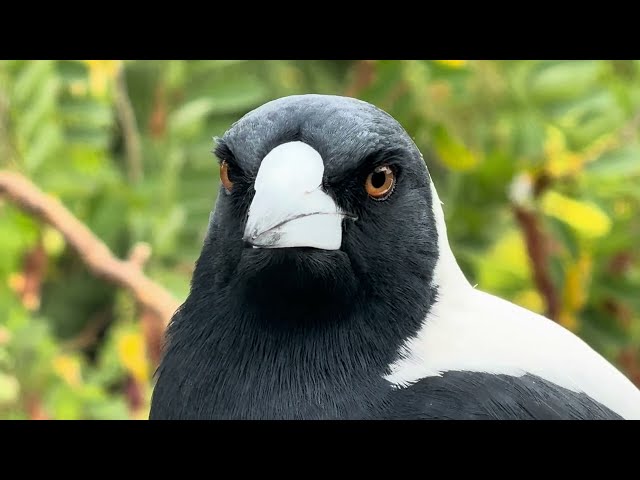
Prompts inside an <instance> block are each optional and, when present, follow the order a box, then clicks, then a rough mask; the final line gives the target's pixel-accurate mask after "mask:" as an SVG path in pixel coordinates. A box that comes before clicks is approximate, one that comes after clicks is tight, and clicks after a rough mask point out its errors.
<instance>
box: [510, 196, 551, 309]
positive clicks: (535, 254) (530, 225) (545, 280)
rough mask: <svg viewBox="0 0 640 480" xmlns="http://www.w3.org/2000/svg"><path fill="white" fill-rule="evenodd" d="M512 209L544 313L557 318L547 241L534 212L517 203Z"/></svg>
mask: <svg viewBox="0 0 640 480" xmlns="http://www.w3.org/2000/svg"><path fill="white" fill-rule="evenodd" d="M513 211H514V214H515V217H516V220H517V221H518V224H519V225H520V228H521V229H522V233H523V235H524V238H525V243H526V245H527V252H528V253H529V261H530V263H531V268H532V270H533V279H534V282H535V284H536V288H537V289H538V291H539V292H540V294H541V295H542V297H543V298H544V300H545V304H546V315H547V317H549V318H551V319H553V320H557V319H558V315H559V314H560V299H559V297H558V293H557V292H556V289H555V286H554V285H553V280H552V279H551V274H550V272H549V251H548V248H549V243H548V241H547V238H546V237H545V235H544V233H543V232H542V229H541V228H540V225H539V221H538V218H537V217H536V215H535V213H534V212H532V211H529V210H527V209H526V208H525V207H522V206H519V205H514V206H513Z"/></svg>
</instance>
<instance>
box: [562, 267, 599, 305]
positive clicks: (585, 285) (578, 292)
mask: <svg viewBox="0 0 640 480" xmlns="http://www.w3.org/2000/svg"><path fill="white" fill-rule="evenodd" d="M591 266H592V260H591V257H590V256H589V255H586V254H583V255H581V256H580V258H579V259H578V261H577V262H575V263H572V264H571V265H569V266H568V267H567V271H566V274H565V282H564V291H563V296H564V303H565V308H566V309H567V310H568V311H570V312H577V311H578V310H580V309H581V308H582V307H583V306H584V304H585V303H586V301H587V298H588V289H589V281H590V280H591Z"/></svg>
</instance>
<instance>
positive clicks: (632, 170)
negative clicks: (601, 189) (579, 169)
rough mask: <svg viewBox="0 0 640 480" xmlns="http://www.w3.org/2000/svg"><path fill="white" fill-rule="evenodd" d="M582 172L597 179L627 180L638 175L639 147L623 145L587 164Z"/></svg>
mask: <svg viewBox="0 0 640 480" xmlns="http://www.w3.org/2000/svg"><path fill="white" fill-rule="evenodd" d="M584 172H585V173H586V174H587V175H590V176H593V177H596V178H598V179H601V178H605V177H614V178H621V179H622V178H628V177H632V176H636V175H639V174H640V146H639V145H625V146H623V147H621V148H618V149H616V150H613V151H610V152H606V153H604V154H603V155H601V156H600V157H598V159H597V160H595V161H593V162H591V163H589V164H588V165H587V166H586V168H585V170H584Z"/></svg>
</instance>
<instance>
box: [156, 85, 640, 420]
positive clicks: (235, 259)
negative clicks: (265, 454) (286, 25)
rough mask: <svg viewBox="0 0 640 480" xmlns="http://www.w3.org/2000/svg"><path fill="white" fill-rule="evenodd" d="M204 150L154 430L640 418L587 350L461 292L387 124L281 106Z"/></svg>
mask: <svg viewBox="0 0 640 480" xmlns="http://www.w3.org/2000/svg"><path fill="white" fill-rule="evenodd" d="M216 140H217V141H216V146H215V151H214V152H215V155H216V157H217V159H218V160H219V163H220V187H219V192H218V195H217V196H216V200H215V205H214V208H213V210H212V213H211V215H210V218H209V223H208V229H207V232H206V235H205V239H204V242H203V247H202V250H201V254H200V256H199V258H198V259H197V261H196V264H195V269H194V273H193V277H192V281H191V285H190V291H189V294H188V297H187V298H186V300H185V301H184V303H183V304H182V305H181V306H180V307H179V308H178V310H177V311H176V312H175V314H174V316H173V318H172V320H171V322H170V325H169V327H168V329H167V333H166V342H165V348H164V352H163V356H162V360H161V363H160V365H159V367H158V369H157V372H156V383H155V386H154V391H153V396H152V402H151V409H150V415H149V418H150V419H240V420H243V419H245V420H246V419H293V420H301V419H315V420H321V419H360V420H400V419H405V420H406V419H411V420H413V419H425V420H426V419H640V391H639V390H638V388H637V387H636V386H635V385H634V384H633V383H632V382H631V381H630V380H629V379H627V378H626V377H625V375H623V374H622V373H621V372H620V371H619V370H618V369H616V368H615V367H614V366H613V365H612V364H611V363H609V362H608V361H607V360H605V358H603V357H602V356H601V355H600V354H598V353H597V352H596V351H595V350H593V349H592V348H591V347H590V346H588V345H587V344H586V343H585V342H584V341H583V340H581V339H580V338H578V337H577V336H576V335H574V334H573V333H572V332H570V331H569V330H566V329H565V328H563V327H562V326H560V325H559V324H557V323H555V322H553V321H551V320H550V319H547V318H545V317H543V316H540V315H538V314H536V313H533V312H531V311H528V310H526V309H524V308H521V307H519V306H516V305H515V304H512V303H510V302H508V301H506V300H503V299H500V298H498V297H496V296H493V295H491V294H488V293H485V292H483V291H481V290H480V289H479V288H476V287H474V286H472V285H471V284H470V283H469V281H468V280H467V279H466V278H465V275H464V274H463V272H462V270H461V269H460V267H459V265H458V263H457V262H456V259H455V256H454V254H453V252H452V250H451V247H450V245H449V241H448V239H447V229H446V225H445V221H444V215H443V210H442V202H441V201H440V200H439V198H438V193H437V192H436V189H435V187H434V184H433V182H432V181H431V178H430V176H429V172H428V169H427V165H426V162H425V160H424V158H423V155H422V154H421V152H420V151H419V149H418V147H417V146H416V145H415V143H414V142H413V140H412V139H411V137H410V136H409V135H408V134H407V132H406V131H405V130H404V128H403V127H402V126H401V125H400V124H399V122H398V121H396V120H395V119H394V118H393V117H392V116H390V115H389V114H388V113H386V112H384V111H383V110H381V109H379V108H378V107H376V106H374V105H372V104H369V103H367V102H364V101H361V100H357V99H354V98H346V97H340V96H333V95H315V94H313V95H312V94H309V95H294V96H288V97H284V98H280V99H277V100H273V101H270V102H268V103H266V104H264V105H262V106H260V107H258V108H256V109H255V110H253V111H251V112H249V113H248V114H246V115H245V116H244V117H242V118H241V119H239V120H238V121H236V122H235V123H234V124H233V125H232V126H231V127H230V128H229V129H228V130H227V131H226V133H225V134H224V135H223V136H222V137H221V138H219V139H216Z"/></svg>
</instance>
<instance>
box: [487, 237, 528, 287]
mask: <svg viewBox="0 0 640 480" xmlns="http://www.w3.org/2000/svg"><path fill="white" fill-rule="evenodd" d="M530 276H531V266H530V264H529V255H528V253H527V247H526V244H525V241H524V238H523V236H522V233H521V232H520V230H518V229H516V228H514V229H511V230H509V231H507V232H505V233H503V234H502V235H500V237H499V239H498V241H497V242H496V243H495V244H494V245H493V246H492V247H491V249H490V250H489V251H488V252H487V253H486V254H485V255H483V257H482V261H481V264H480V268H479V271H478V282H479V284H480V285H481V286H482V288H486V289H489V290H492V291H499V290H501V289H503V288H509V287H511V286H512V285H513V284H514V282H520V281H526V280H528V279H529V278H530Z"/></svg>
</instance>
